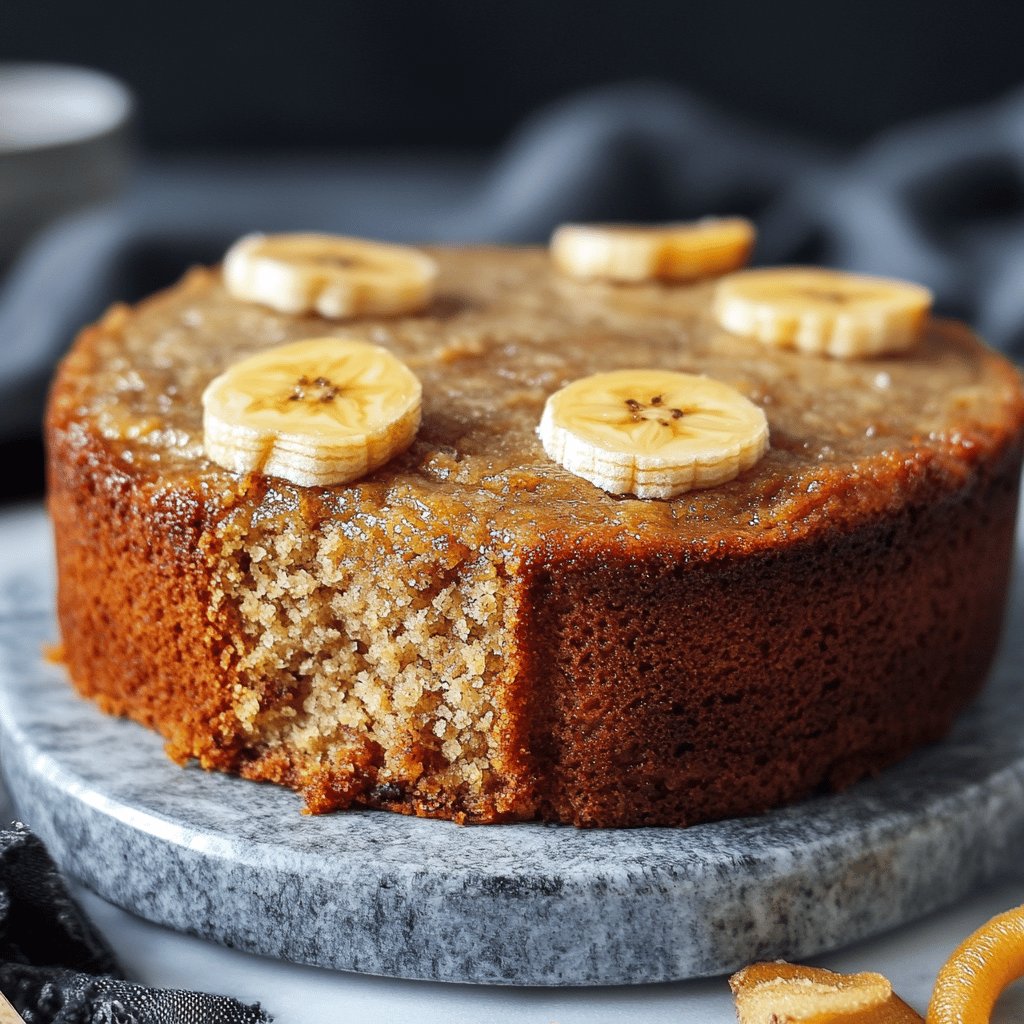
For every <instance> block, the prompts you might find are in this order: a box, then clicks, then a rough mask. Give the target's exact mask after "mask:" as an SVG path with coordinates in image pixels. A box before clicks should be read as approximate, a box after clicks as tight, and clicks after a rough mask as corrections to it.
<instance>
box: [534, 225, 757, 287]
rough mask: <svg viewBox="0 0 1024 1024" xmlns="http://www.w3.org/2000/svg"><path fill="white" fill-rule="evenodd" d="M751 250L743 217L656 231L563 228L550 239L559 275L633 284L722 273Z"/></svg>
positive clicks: (749, 233) (750, 234)
mask: <svg viewBox="0 0 1024 1024" xmlns="http://www.w3.org/2000/svg"><path fill="white" fill-rule="evenodd" d="M753 247H754V225H753V224H751V223H750V221H748V220H744V219H743V218H742V217H728V218H721V219H718V218H714V217H708V218H706V219H705V220H698V221H695V222H694V223H692V224H666V225H664V226H660V227H643V226H641V225H624V224H563V225H562V226H561V227H560V228H558V229H557V230H556V231H555V233H554V234H553V235H552V236H551V258H552V260H553V261H554V263H555V266H556V267H557V268H558V269H559V270H560V271H561V272H562V273H563V274H566V275H568V276H569V277H575V278H579V279H581V280H584V281H589V280H603V281H618V282H622V283H633V284H635V283H637V282H640V281H693V280H695V279H697V278H701V277H715V276H717V275H718V274H727V273H728V272H729V271H730V270H735V269H736V268H737V267H742V266H743V264H744V263H746V262H747V259H748V258H749V256H750V250H751V249H752V248H753Z"/></svg>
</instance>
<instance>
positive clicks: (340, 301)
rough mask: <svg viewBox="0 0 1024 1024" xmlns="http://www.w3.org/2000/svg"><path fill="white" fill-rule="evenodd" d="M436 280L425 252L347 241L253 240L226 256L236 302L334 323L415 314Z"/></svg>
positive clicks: (333, 238) (248, 238)
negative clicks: (352, 319) (348, 319)
mask: <svg viewBox="0 0 1024 1024" xmlns="http://www.w3.org/2000/svg"><path fill="white" fill-rule="evenodd" d="M436 278H437V264H436V263H435V262H434V261H433V260H432V259H431V258H430V257H429V256H427V255H426V254H425V253H422V252H420V251H419V250H417V249H412V248H409V247H408V246H405V245H384V244H383V243H381V242H368V241H365V240H364V239H361V238H343V237H341V236H340V235H312V234H307V235H246V236H245V237H244V238H240V239H239V240H238V241H237V242H235V244H234V245H233V246H232V247H231V248H230V249H229V250H228V252H227V255H226V256H225V257H224V283H225V284H226V285H227V289H228V291H229V292H230V293H231V294H232V295H233V296H234V297H235V298H236V299H243V300H244V301H246V302H258V303H261V304H262V305H264V306H270V308H271V309H276V310H277V311H278V312H280V313H312V312H316V313H319V314H320V315H321V316H325V317H328V318H329V319H332V320H342V319H344V318H346V317H352V316H371V315H375V314H381V315H385V316H392V315H396V314H399V313H415V312H416V311H417V310H420V309H422V308H423V307H424V306H426V304H427V303H428V302H429V301H430V299H431V297H432V296H433V294H434V282H435V280H436Z"/></svg>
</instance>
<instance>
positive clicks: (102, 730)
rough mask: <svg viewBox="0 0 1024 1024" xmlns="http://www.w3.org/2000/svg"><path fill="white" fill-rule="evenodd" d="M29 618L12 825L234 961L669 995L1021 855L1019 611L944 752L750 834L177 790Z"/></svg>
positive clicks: (48, 625)
mask: <svg viewBox="0 0 1024 1024" xmlns="http://www.w3.org/2000/svg"><path fill="white" fill-rule="evenodd" d="M30 597H31V598H32V599H28V598H26V599H25V600H24V601H23V602H21V603H20V604H16V603H15V602H10V603H8V606H7V607H5V608H4V609H3V611H2V614H0V725H2V743H3V760H4V771H5V775H6V777H7V781H8V785H9V787H10V789H11V792H12V793H13V796H14V799H15V802H16V805H17V807H18V810H19V813H20V814H21V816H22V817H23V818H24V819H25V820H26V821H27V822H28V823H29V824H30V825H32V827H34V828H35V829H36V830H37V831H38V832H39V833H40V835H41V836H42V837H43V839H44V840H45V841H46V843H47V844H48V845H49V847H50V849H51V850H52V851H53V853H54V855H55V857H56V858H57V860H58V862H59V863H60V864H61V865H62V867H63V868H64V869H65V870H66V871H67V872H68V873H70V874H71V875H74V876H76V877H77V878H79V879H81V880H82V881H83V882H85V884H86V885H88V886H89V887H91V888H92V889H94V890H95V891H96V892H97V893H99V894H100V895H101V896H104V897H105V898H107V899H108V900H110V901H112V902H113V903H116V904H118V905H120V906H122V907H125V908H127V909H130V910H132V911H134V912H135V913H137V914H139V915H141V916H142V917H144V918H147V919H149V920H152V921H156V922H159V923H161V924H165V925H168V926H170V927H171V928H175V929H178V930H181V931H186V932H190V933H193V934H196V935H200V936H204V937H207V938H210V939H214V940H216V941H217V942H221V943H223V944H225V945H228V946H233V947H237V948H240V949H244V950H249V951H252V952H257V953H262V954H267V955H270V956H274V957H281V958H285V959H289V960H293V961H297V962H300V963H307V964H318V965H321V966H326V967H334V968H342V969H346V970H353V971H360V972H365V973H371V974H381V975H392V976H397V977H403V978H424V979H435V980H443V981H462V982H490V983H504V984H515V985H525V984H530V985H598V984H622V983H640V982H656V981H666V980H673V979H682V978H688V977H696V976H703V975H709V974H717V973H722V972H725V971H729V970H731V969H733V968H735V967H737V966H738V965H741V964H743V963H746V962H749V961H751V960H755V959H762V958H774V957H788V958H804V957H810V956H813V955H814V954H816V953H819V952H822V951H825V950H828V949H832V948H835V947H837V946H840V945H844V944H847V943H850V942H853V941H854V940H856V939H859V938H863V937H865V936H868V935H872V934H875V933H878V932H880V931H883V930H885V929H888V928H892V927H894V926H895V925H898V924H900V923H902V922H904V921H908V920H910V919H913V918H915V917H919V916H921V915H924V914H925V913H927V912H928V911H930V910H932V909H935V908H938V907H940V906H943V905H945V904H949V903H951V902H953V901H954V900H956V899H957V898H958V897H960V896H962V895H963V894H964V893H966V892H968V891H969V890H971V889H972V888H974V887H975V886H976V885H978V884H980V883H981V882H982V881H984V880H986V879H988V878H991V877H993V876H994V875H996V874H997V873H998V872H999V871H1000V870H1002V869H1004V868H1005V867H1006V866H1008V865H1010V864H1012V863H1016V862H1017V861H1018V859H1019V857H1020V851H1021V850H1022V849H1024V845H1022V843H1024V695H1022V694H1021V692H1020V690H1021V682H1022V679H1024V635H1022V634H1021V632H1020V628H1019V627H1020V624H1021V622H1022V618H1024V616H1022V610H1024V602H1022V600H1021V596H1020V595H1019V594H1018V595H1017V597H1016V598H1015V600H1014V604H1013V607H1012V609H1011V613H1010V620H1009V621H1010V636H1009V637H1008V642H1007V644H1006V646H1005V649H1004V651H1003V654H1002V657H1001V660H1000V662H999V664H998V667H997V670H996V672H995V675H994V677H993V679H992V682H991V684H990V686H989V688H988V690H987V691H986V694H985V696H984V697H983V698H982V700H981V701H980V702H978V703H977V704H976V705H975V707H974V708H973V709H972V710H971V711H970V712H969V713H968V714H967V715H966V716H965V717H964V718H963V719H962V721H961V722H960V723H959V725H958V726H957V728H956V730H955V732H954V734H953V735H952V736H951V737H950V738H949V739H948V740H947V741H945V742H943V743H941V744H939V745H937V746H934V747H932V748H930V749H927V750H924V751H922V752H920V753H918V754H917V755H915V756H913V757H912V758H910V759H909V760H908V761H906V762H904V763H903V764H901V765H899V766H897V767H896V768H894V769H892V770H890V771H888V772H886V773H885V774H884V775H883V776H882V777H880V778H878V779H875V780H872V781H870V782H866V783H862V784H860V785H858V786H855V787H854V788H852V789H851V790H849V791H847V792H846V793H843V794H841V795H838V796H831V797H823V798H820V799H816V800H811V801H808V802H806V803H803V804H801V805H798V806H795V807H791V808H787V809H784V810H780V811H777V812H774V813H772V814H768V815H765V816H763V817H759V818H748V819H742V820H734V821H726V822H720V823H717V824H712V825H703V826H698V827H694V828H689V829H682V830H673V829H638V830H625V831H577V830H575V829H572V828H567V827H560V826H547V825H539V824H521V825H506V826H492V827H477V828H461V827H459V826H456V825H452V824H450V823H447V822H439V821H421V820H417V819H410V818H405V817H401V816H398V815H390V814H386V813H382V812H362V813H341V814H334V815H328V816H324V817H316V818H313V817H308V816H304V815H301V814H300V813H299V812H300V801H299V799H298V798H297V797H296V796H294V795H293V794H291V793H289V792H286V791H284V790H281V789H278V788H276V787H273V786H267V785H258V784H255V783H250V782H244V781H241V780H239V779H235V778H229V777H227V776H223V775H218V774H212V773H206V772H203V771H201V770H199V769H198V768H195V767H188V768H185V769H182V768H179V767H177V766H175V765H174V764H172V763H171V762H170V761H168V760H167V759H166V757H165V756H164V754H163V752H162V748H161V741H160V740H159V738H158V737H156V736H155V735H153V734H151V733H149V732H148V731H146V730H145V729H143V728H141V727H139V726H137V725H134V724H132V723H129V722H125V721H120V720H115V719H111V718H108V717H106V716H104V715H102V714H100V713H99V712H98V711H97V710H96V709H95V708H94V707H93V706H92V705H91V704H89V703H87V702H85V701H83V700H81V699H79V698H78V697H77V696H75V695H73V693H72V691H71V689H70V688H69V686H68V683H67V681H66V679H65V677H64V673H63V671H62V670H61V669H60V668H58V667H55V666H53V665H50V664H47V663H46V662H45V661H43V659H42V658H41V657H40V646H41V644H42V643H43V642H44V641H46V640H50V639H52V638H53V637H54V636H55V626H54V623H53V620H52V617H51V616H50V614H49V613H48V612H46V611H43V610H37V609H38V607H39V605H38V603H37V601H36V600H35V596H34V595H30Z"/></svg>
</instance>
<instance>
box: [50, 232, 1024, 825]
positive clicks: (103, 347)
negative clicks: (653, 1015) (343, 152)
mask: <svg viewBox="0 0 1024 1024" xmlns="http://www.w3.org/2000/svg"><path fill="white" fill-rule="evenodd" d="M427 252H428V253H429V255H430V256H431V257H432V258H433V259H434V261H436V265H437V267H438V268H439V273H438V276H437V280H436V283H435V286H434V289H433V293H432V294H433V298H431V299H430V300H429V303H428V304H427V305H426V306H425V307H424V308H423V309H421V310H420V311H418V312H414V313H406V314H395V313H393V312H386V313H377V312H372V313H369V314H365V315H356V316H350V317H348V318H346V319H337V318H336V317H334V316H330V317H329V316H326V315H323V314H321V313H316V312H309V311H299V312H280V311H275V310H273V309H271V308H268V307H267V306H265V305H261V304H260V303H259V302H254V301H249V300H247V299H245V298H238V297H236V293H235V292H232V291H229V290H228V289H227V288H226V287H225V282H224V278H223V275H222V273H221V271H220V270H219V269H203V268H201V269H196V270H193V271H191V272H190V273H188V274H187V275H186V277H185V278H184V279H183V280H182V281H181V282H180V283H179V284H177V285H176V286H174V287H173V288H171V289H169V290H168V291H166V292H163V293H161V294H159V295H156V296H154V297H153V298H150V299H148V300H147V301H145V302H143V303H141V304H140V305H138V306H136V307H133V308H128V307H124V306H117V307H115V308H113V309H111V310H110V311H109V312H108V313H107V314H106V315H105V317H104V318H103V319H102V321H101V322H100V323H98V324H96V325H95V326H92V327H90V328H88V329H87V330H85V331H84V332H83V333H82V335H81V336H80V337H79V339H78V340H77V342H76V344H75V345H74V347H73V349H72V350H71V352H70V354H69V355H68V356H67V358H66V359H65V360H64V362H63V364H62V366H61V368H60V370H59V373H58V376H57V379H56V382H55V385H54V388H53V392H52V396H51V401H50V405H49V410H48V415H47V437H48V447H49V456H48V457H49V505H50V511H51V514H52V517H53V521H54V526H55V531H56V542H57V558H58V571H59V622H60V629H61V633H62V641H63V644H62V651H63V658H64V660H65V661H66V664H67V668H68V671H69V674H70V677H71V680H72V682H73V683H74V685H75V686H76V687H77V688H78V689H79V690H80V691H81V692H82V693H83V694H85V695H87V696H89V697H92V698H94V699H95V700H96V701H98V703H99V704H100V705H101V707H103V708H104V709H105V710H106V711H109V712H111V713H114V714H118V715H125V716H129V717H131V718H133V719H135V720H137V721H139V722H142V723H144V724H146V725H147V726H150V727H152V728H154V729H156V730H158V731H159V732H160V733H161V734H162V735H163V736H164V737H165V738H166V740H167V749H168V753H169V754H170V756H171V757H173V758H175V759H178V760H180V761H183V762H184V761H187V760H189V759H197V760H198V762H199V763H200V764H201V765H202V766H203V767H205V768H209V769H218V770H222V771H228V772H233V773H237V774H239V775H242V776H244V777H245V778H248V779H254V780H267V781H270V782H276V783H280V784H283V785H286V786H290V787H293V788H294V789H296V790H299V791H301V793H302V794H303V796H304V798H305V802H306V806H307V807H308V809H309V810H310V811H313V812H322V811H328V810H333V809H338V808H347V807H375V808H385V809H388V810H392V811H400V812H403V813H410V814H419V815H425V816H433V817H443V818H451V819H454V820H457V821H460V822H481V823H483V822H497V821H508V820H528V819H540V820H546V821H555V822H565V823H571V824H574V825H578V826H591V827H594V826H600V827H604V826H640V825H672V826H680V825H688V824H692V823H695V822H700V821H707V820H714V819H717V818H723V817H728V816H736V815H743V814H750V813H756V812H761V811H764V810H766V809H768V808H772V807H775V806H777V805H779V804H782V803H785V802H787V801H793V800H797V799H800V798H802V797H806V796H807V795H809V794H813V793H816V792H819V791H822V790H828V789H835V788H839V787H843V786H847V785H849V784H851V783H853V782H854V781H856V780H858V779H860V778H862V777H863V776H865V775H868V774H871V773H874V772H878V771H879V770H881V769H883V768H885V767H886V766H887V765H889V764H891V763H893V762H894V761H896V760H898V759H900V758H902V757H904V756H905V755H906V754H908V753H909V752H910V751H912V750H913V749H914V748H915V747H918V746H920V745H921V744H925V743H928V742H931V741H934V740H936V739H938V738H939V737H941V736H942V735H943V734H944V733H945V732H946V731H947V730H948V729H949V728H950V725H951V723H952V721H953V719H954V717H955V716H956V714H957V713H958V712H959V711H960V710H961V709H962V708H963V707H964V706H965V705H966V704H967V703H968V702H969V701H970V700H971V698H972V697H973V696H974V695H975V693H976V692H977V691H978V689H979V688H980V687H981V685H982V684H983V682H984V679H985V676H986V672H987V670H988V667H989V664H990V661H991V659H992V656H993V653H994V650H995V647H996V645H997V642H998V639H999V634H1000V628H1001V619H1002V614H1003V607H1004V600H1005V595H1006V589H1007V578H1008V574H1009V570H1010V566H1011V564H1012V549H1013V537H1014V523H1015V512H1016V504H1017V490H1018V480H1019V472H1020V463H1021V449H1022V439H1024V397H1022V391H1021V382H1020V378H1019V376H1018V374H1017V372H1016V371H1015V369H1014V368H1013V367H1012V366H1011V365H1010V364H1009V363H1008V362H1007V361H1005V360H1004V359H1002V358H1001V357H999V356H998V355H996V354H995V353H993V352H991V351H989V350H988V349H987V348H985V347H984V346H983V345H982V344H981V343H980V342H979V341H978V340H977V339H976V338H975V337H974V336H973V335H972V334H971V333H970V331H968V330H967V329H966V328H965V327H963V326H961V325H960V324H957V323H954V322H949V321H944V320H937V319H931V320H928V321H927V323H926V324H925V326H924V327H923V329H922V330H921V331H920V332H919V335H918V336H916V337H915V338H914V339H913V341H914V343H913V344H912V345H909V347H905V350H904V351H900V352H897V353H890V354H879V355H871V356H868V357H861V358H833V357H831V356H829V355H827V354H816V353H812V352H806V351H800V350H799V347H797V348H793V347H788V348H780V347H771V346H769V345H766V344H765V343H764V342H763V340H759V339H758V338H757V337H752V336H746V335H745V334H743V333H733V331H732V330H726V329H725V328H724V327H722V326H721V325H720V319H719V318H717V317H716V315H715V312H714V303H713V299H714V295H715V288H716V284H715V282H713V281H711V282H708V281H697V282H693V283H666V282H662V281H640V282H636V283H628V284H621V283H609V282H605V281H601V280H583V281H580V280H574V279H572V278H571V277H569V276H566V275H565V274H564V273H560V272H559V270H558V269H557V268H556V267H553V266H552V263H551V260H550V258H549V254H548V253H547V252H546V251H544V250H541V249H499V248H472V249H454V248H452V249H445V248H437V249H432V250H427ZM332 337H337V338H344V339H356V340H359V341H364V342H370V343H372V344H373V345H376V346H378V347H380V348H382V349H385V350H387V352H388V353H390V354H392V355H393V356H395V357H396V358H397V359H398V360H400V361H401V362H402V363H403V364H404V365H405V366H406V367H408V368H409V369H410V370H411V371H412V373H413V374H414V375H415V377H416V378H418V380H419V381H420V382H421V384H422V422H421V423H420V424H419V429H418V431H416V432H415V435H414V436H413V434H412V433H410V435H409V437H410V440H411V443H408V446H407V447H405V449H404V451H402V452H401V453H400V454H397V455H395V456H394V457H393V458H391V459H390V461H387V462H386V463H385V464H383V465H381V466H379V468H376V469H371V470H370V471H369V472H368V473H367V475H364V476H362V477H360V478H359V479H356V480H352V481H349V482H346V483H339V484H330V485H303V484H296V483H293V482H289V481H288V480H286V479H283V478H281V477H279V476H276V475H272V474H270V473H262V472H238V471H232V470H230V469H225V468H223V467H222V466H221V465H219V464H218V463H216V462H214V461H211V459H209V458H207V455H206V450H205V449H204V426H203V404H202V396H203V394H204V391H206V389H207V388H208V387H209V386H210V383H211V381H213V380H214V379H215V378H217V377H218V376H219V375H221V374H222V373H224V371H225V370H227V369H228V368H229V367H231V366H232V365H233V364H236V363H238V362H239V361H241V360H243V359H245V358H247V357H250V356H253V355H255V354H257V353H261V352H263V351H265V350H269V349H270V348H271V347H273V346H280V345H284V344H286V343H290V342H296V341H300V340H303V339H310V338H317V339H323V338H332ZM637 367H640V368H653V369H659V370H670V371H678V372H680V373H685V374H691V375H703V376H707V377H710V378H713V379H714V380H716V381H720V382H722V383H724V384H726V385H728V386H729V387H731V388H733V389H735V391H736V392H738V393H739V394H740V395H742V396H744V398H745V399H747V400H749V401H750V402H751V403H753V405H755V406H756V407H758V409H760V410H761V411H763V413H764V416H765V417H766V419H767V424H768V427H769V429H770V446H769V447H768V450H767V452H766V453H765V454H764V455H763V457H761V458H760V460H759V461H757V462H756V464H754V465H752V466H751V467H750V468H746V469H743V470H742V471H739V475H738V476H736V478H735V479H732V480H727V481H725V482H722V483H716V484H715V485H714V486H710V487H706V488H704V489H700V490H690V491H687V492H685V493H682V494H679V495H677V496H675V497H671V498H667V499H658V498H647V499H641V498H637V497H634V496H630V495H628V494H627V495H619V494H609V493H606V491H605V490H602V489H601V488H600V487H598V486H595V484H594V483H592V482H589V481H588V480H586V479H583V478H581V477H580V476H579V475H576V473H574V472H569V471H568V470H567V469H565V468H564V467H563V466H562V465H560V464H559V462H557V461H555V460H554V459H553V458H551V457H550V456H549V455H548V454H547V452H546V451H545V448H544V446H543V445H542V442H541V439H540V438H539V437H538V434H537V427H538V424H539V422H540V421H541V418H542V413H543V411H544V409H545V403H546V402H547V401H548V399H549V398H550V397H551V395H552V394H553V393H555V392H556V391H558V390H559V389H561V388H563V387H565V386H566V385H568V384H570V383H571V382H573V381H576V380H579V379H581V378H585V377H587V376H589V375H592V374H598V373H610V372H612V371H617V370H623V369H630V368H637Z"/></svg>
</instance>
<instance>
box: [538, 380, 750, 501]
mask: <svg viewBox="0 0 1024 1024" xmlns="http://www.w3.org/2000/svg"><path fill="white" fill-rule="evenodd" d="M537 433H538V435H539V436H540V439H541V443H542V444H543V446H544V450H545V451H546V452H547V453H548V455H550V456H551V458H552V459H554V460H555V462H558V463H560V464H561V465H563V466H564V467H565V468H566V469H567V470H569V472H570V473H574V474H575V475H576V476H579V477H582V478H583V479H584V480H589V481H590V482H591V483H592V484H594V485H595V486H597V487H600V488H602V489H603V490H606V491H608V492H609V493H611V494H635V495H636V496H637V497H638V498H671V497H674V496H675V495H677V494H682V493H683V492H684V491H689V490H693V489H695V488H703V487H714V486H716V485H718V484H721V483H724V482H725V481H727V480H732V479H733V478H734V477H736V476H738V475H739V474H740V473H742V472H743V471H744V470H746V469H749V468H750V467H751V466H753V465H754V463H756V462H757V461H758V459H760V458H761V456H762V455H764V453H765V451H766V450H767V448H768V423H767V420H766V419H765V415H764V413H763V412H762V411H761V409H760V408H759V407H758V406H756V405H754V403H753V402H751V401H750V400H749V399H747V398H744V396H743V395H741V394H740V393H739V392H738V391H736V390H735V389H734V388H731V387H729V385H728V384H723V383H722V382H721V381H717V380H712V379H711V378H710V377H698V376H694V375H693V374H689V373H675V372H673V371H671V370H654V369H644V370H615V371H613V372H611V373H597V374H594V375H593V376H590V377H583V378H582V379H580V380H577V381H573V383H571V384H569V385H567V386H566V387H564V388H562V389H561V390H560V391H556V392H555V393H554V394H553V395H551V396H550V397H549V398H548V400H547V403H546V404H545V406H544V413H543V415H542V417H541V421H540V425H539V426H538V428H537Z"/></svg>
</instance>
